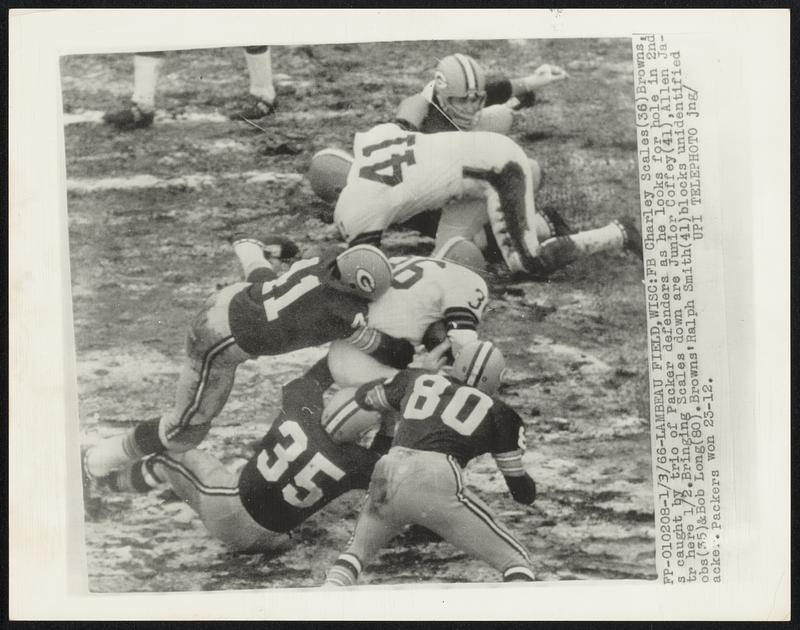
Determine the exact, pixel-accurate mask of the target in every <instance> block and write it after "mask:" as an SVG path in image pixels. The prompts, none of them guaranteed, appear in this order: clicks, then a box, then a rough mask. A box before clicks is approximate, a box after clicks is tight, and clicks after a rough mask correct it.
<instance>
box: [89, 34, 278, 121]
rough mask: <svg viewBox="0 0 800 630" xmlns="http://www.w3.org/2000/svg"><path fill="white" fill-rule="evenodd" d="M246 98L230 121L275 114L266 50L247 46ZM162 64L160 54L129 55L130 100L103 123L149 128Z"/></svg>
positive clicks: (269, 60)
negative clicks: (248, 92) (247, 79)
mask: <svg viewBox="0 0 800 630" xmlns="http://www.w3.org/2000/svg"><path fill="white" fill-rule="evenodd" d="M244 57H245V60H246V62H247V72H248V75H249V77H250V94H249V97H248V98H247V99H246V101H245V102H241V103H238V104H237V106H236V108H235V110H234V111H232V112H231V113H230V116H231V118H233V119H241V118H245V119H247V120H258V119H259V118H263V117H265V116H268V115H269V114H271V113H272V112H273V111H274V110H275V102H276V101H275V87H274V86H273V84H272V58H271V53H270V49H269V46H247V47H245V49H244ZM163 64H164V53H163V52H147V53H136V54H134V55H133V96H132V97H131V102H130V105H128V106H127V107H124V108H122V109H120V110H117V111H114V112H108V113H106V114H105V116H103V120H104V121H105V122H106V123H108V124H109V125H113V126H115V127H117V128H118V129H141V128H144V127H149V126H150V125H152V124H153V119H154V117H155V99H156V84H157V83H158V77H159V74H160V73H161V67H162V65H163Z"/></svg>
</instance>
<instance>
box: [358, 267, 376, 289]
mask: <svg viewBox="0 0 800 630" xmlns="http://www.w3.org/2000/svg"><path fill="white" fill-rule="evenodd" d="M356 285H357V286H358V288H359V289H361V290H362V291H363V292H364V293H374V292H375V278H374V277H373V275H372V274H371V273H370V272H369V271H367V270H366V269H356Z"/></svg>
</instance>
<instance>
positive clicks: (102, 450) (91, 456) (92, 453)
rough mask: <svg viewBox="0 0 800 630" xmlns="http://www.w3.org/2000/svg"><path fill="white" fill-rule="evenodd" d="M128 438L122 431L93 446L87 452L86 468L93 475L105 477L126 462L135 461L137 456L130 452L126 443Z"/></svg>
mask: <svg viewBox="0 0 800 630" xmlns="http://www.w3.org/2000/svg"><path fill="white" fill-rule="evenodd" d="M127 440H128V434H127V433H121V434H120V435H115V436H113V437H110V438H106V439H105V440H103V441H102V442H100V443H99V444H98V445H97V446H93V447H91V448H90V449H89V451H88V452H87V453H86V468H87V470H88V471H89V474H90V475H92V476H93V477H105V476H106V475H108V474H110V473H112V472H114V471H115V470H117V469H118V468H121V467H122V466H124V465H125V464H127V463H129V462H131V461H134V460H135V459H136V457H132V456H131V455H129V454H128V451H127V450H126V448H125V443H126V441H127Z"/></svg>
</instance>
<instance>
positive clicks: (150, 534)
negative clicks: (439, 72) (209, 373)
mask: <svg viewBox="0 0 800 630" xmlns="http://www.w3.org/2000/svg"><path fill="white" fill-rule="evenodd" d="M455 50H463V51H465V52H469V53H470V54H472V55H474V56H475V57H476V58H478V59H479V60H480V62H481V63H482V64H484V66H485V67H487V68H488V69H490V70H496V71H506V72H508V73H509V74H511V75H515V76H521V75H524V74H527V73H529V72H531V71H533V70H534V69H535V68H536V67H537V66H538V65H539V64H540V63H545V62H547V63H554V64H559V65H561V66H563V67H565V68H566V69H567V70H568V72H569V73H570V75H571V78H570V80H569V81H567V82H565V83H561V84H556V85H553V86H549V87H547V88H545V89H543V90H542V91H541V93H540V99H539V103H538V104H537V106H536V107H535V108H533V109H531V110H526V111H524V112H523V113H522V114H521V115H520V116H519V118H518V120H517V121H516V123H515V127H514V130H513V132H512V134H511V135H512V137H514V139H515V140H516V141H517V142H519V143H520V145H521V146H522V147H523V148H524V149H525V150H526V151H527V152H528V154H529V155H532V156H535V157H536V158H537V159H538V160H539V161H540V163H541V164H542V166H543V168H544V171H545V175H546V181H545V185H544V188H543V189H542V190H541V191H540V193H539V194H538V195H537V204H538V205H539V206H540V207H552V208H555V209H557V210H558V211H559V212H560V213H561V214H562V215H563V216H564V217H565V218H566V219H567V220H568V221H569V222H570V223H571V224H572V225H573V226H574V227H576V228H589V227H594V226H599V225H603V224H605V223H607V222H608V221H609V220H611V219H613V218H615V217H618V216H624V215H627V216H637V214H638V189H637V169H636V142H635V134H634V128H633V98H632V87H633V83H632V64H631V55H630V45H629V42H628V41H627V40H587V41H576V40H560V41H556V40H554V41H545V42H530V43H529V44H528V45H527V46H523V47H520V46H512V45H510V44H509V43H508V42H506V41H505V40H500V41H496V42H462V43H461V44H459V45H457V46H456V45H453V44H448V43H446V42H422V43H404V44H378V45H374V44H373V45H364V46H362V45H346V46H342V45H337V46H320V47H297V48H274V49H273V70H274V72H275V73H276V74H277V75H288V77H281V76H278V78H277V82H278V83H279V94H280V109H279V111H278V113H277V114H276V115H275V116H274V117H271V118H268V119H266V120H263V121H259V123H258V124H259V125H260V126H261V127H263V130H259V129H256V128H254V127H253V126H250V125H248V124H247V123H245V122H242V121H222V120H219V121H216V122H213V121H211V122H210V121H208V120H201V121H196V120H195V118H193V115H204V114H215V113H219V112H225V111H228V110H229V109H230V108H232V107H233V105H234V101H235V100H236V99H237V98H238V97H239V96H240V95H242V94H244V93H245V92H246V89H247V74H246V69H245V63H244V58H243V55H242V52H241V49H238V48H235V49H218V50H197V51H186V52H176V53H169V54H168V57H167V61H166V64H165V66H164V69H163V72H162V76H161V80H160V83H159V90H158V96H157V99H158V100H157V107H158V108H159V109H160V110H163V113H161V114H160V116H159V121H158V123H157V124H156V125H155V126H154V127H152V128H150V129H146V130H140V131H135V132H117V131H115V130H113V129H111V128H109V127H106V126H104V125H102V124H97V123H83V124H70V125H67V126H66V127H65V142H66V158H67V159H66V166H67V178H68V182H70V185H71V187H72V190H71V192H70V193H69V195H68V205H69V240H70V243H69V244H70V257H71V266H72V268H71V272H72V291H73V293H72V298H73V307H74V326H75V339H76V348H77V375H78V385H79V396H80V418H79V419H76V422H79V425H80V431H81V436H82V440H83V441H84V442H92V441H95V440H97V439H98V438H99V437H101V436H106V435H111V434H114V433H117V432H120V431H123V430H125V429H126V428H127V427H129V426H130V425H131V423H132V422H135V421H140V420H145V419H149V418H157V417H158V416H160V415H161V414H162V413H164V412H165V411H167V410H168V409H169V408H170V406H171V403H172V396H173V390H174V384H175V381H176V378H177V374H178V371H179V369H180V364H181V361H182V354H183V346H184V335H185V329H186V324H187V322H188V321H189V319H190V317H191V316H192V315H193V313H194V312H195V311H196V309H197V308H198V307H199V305H200V303H201V300H202V299H203V298H204V297H205V296H206V295H207V294H208V293H209V292H211V291H213V290H214V289H215V288H216V287H218V286H221V285H225V284H228V283H231V282H234V281H237V280H238V279H239V269H238V266H237V262H236V260H235V258H234V256H233V254H232V251H231V249H230V247H229V246H228V245H227V242H226V237H227V236H228V234H229V233H230V232H231V231H234V230H241V229H244V230H249V231H252V232H253V233H254V234H256V235H257V234H258V233H259V232H262V231H264V230H269V231H280V232H282V233H285V234H288V235H290V236H292V237H293V238H295V239H297V241H298V242H299V243H300V244H301V248H302V250H303V252H304V253H305V254H313V253H314V252H315V251H317V249H318V248H320V247H322V246H324V245H325V244H329V243H332V242H335V241H336V233H335V230H333V229H332V226H330V224H329V222H330V219H331V208H330V207H328V206H327V205H325V204H324V203H322V202H321V201H319V200H318V199H316V197H315V196H314V194H313V193H312V191H311V189H310V188H309V186H308V184H307V183H306V182H305V181H304V180H302V179H296V178H295V180H292V179H291V178H289V179H288V180H287V179H282V180H281V179H280V178H279V181H272V182H270V181H261V182H258V181H249V176H242V175H241V174H242V173H252V172H257V173H265V172H272V173H282V174H301V175H302V174H303V173H304V172H305V171H306V169H307V165H308V162H309V159H310V157H311V155H313V153H314V152H315V151H317V150H319V149H321V148H324V147H327V146H338V147H341V148H348V147H349V144H350V142H351V140H352V135H353V133H354V132H355V131H357V130H363V129H365V128H368V127H369V126H371V125H373V124H375V123H378V122H381V121H385V120H387V119H390V118H391V113H392V112H393V109H394V107H396V105H397V104H398V103H399V101H400V100H401V99H402V98H403V97H404V96H406V95H408V94H411V93H412V92H414V91H416V90H418V89H420V88H421V86H422V85H423V84H424V83H425V81H427V80H428V77H429V76H430V74H431V68H432V65H433V64H434V63H435V61H434V60H435V59H437V58H441V57H443V56H444V55H446V54H448V53H450V52H453V51H455ZM61 69H62V78H63V88H64V92H63V104H64V110H65V112H67V113H70V114H74V115H80V114H81V113H84V112H86V111H89V110H100V111H103V110H107V109H111V108H116V107H118V106H120V105H121V104H123V103H124V102H125V101H126V100H127V98H129V96H130V91H131V82H132V60H131V56H130V55H96V56H76V57H68V58H64V59H63V61H62V65H61ZM193 120H194V122H193ZM142 175H151V176H155V177H157V178H159V179H162V180H170V183H169V185H164V186H161V187H158V186H155V187H154V186H147V185H143V186H142V187H139V188H133V189H128V190H124V189H118V188H117V189H114V188H112V189H106V190H89V189H87V186H86V182H89V183H91V182H96V181H97V180H102V179H106V178H125V180H126V181H128V180H130V179H132V178H135V177H137V176H142ZM80 182H83V183H81V184H80V185H78V184H77V183H80ZM429 248H430V242H429V241H425V240H424V239H420V238H418V237H417V236H416V235H415V234H414V233H410V232H405V233H397V234H396V235H394V236H393V237H392V238H389V239H388V240H387V250H388V253H389V254H393V253H398V252H409V251H412V252H416V253H423V254H424V253H427V252H428V251H429ZM641 276H642V269H641V266H640V263H639V261H638V260H636V259H635V258H633V257H632V256H631V255H629V254H622V253H620V254H602V255H598V256H595V257H593V258H591V259H587V260H584V261H581V262H579V263H577V264H574V265H572V266H571V267H569V268H568V269H565V270H563V271H561V272H559V273H557V274H555V275H554V276H553V277H552V278H551V279H550V280H549V281H548V282H510V281H508V280H504V279H498V280H497V281H495V282H493V283H492V287H491V288H492V291H493V301H492V303H491V304H490V307H489V310H488V312H487V316H486V321H485V323H484V325H483V329H482V330H483V334H484V335H485V336H486V337H488V338H490V339H493V340H494V341H496V342H497V343H498V344H499V345H500V346H501V348H502V350H503V351H504V353H505V354H506V357H507V358H508V362H509V366H510V370H509V374H508V383H507V384H506V385H505V386H504V387H503V390H502V397H503V398H504V399H505V400H506V401H507V402H509V403H510V404H511V405H513V406H514V407H515V408H516V409H517V410H518V411H519V412H520V414H521V415H522V416H523V418H524V419H525V422H526V424H527V426H528V453H527V455H526V465H527V466H528V468H529V469H530V471H531V472H532V473H533V475H534V476H535V478H536V480H537V483H538V486H539V492H540V496H539V499H538V501H537V502H536V505H535V507H533V508H530V509H527V508H522V507H520V506H518V505H516V504H515V503H514V502H513V501H512V500H511V498H510V496H509V495H508V493H507V491H506V489H505V486H504V484H503V480H502V477H501V475H500V474H499V473H498V472H497V471H496V470H495V468H494V464H493V462H492V460H491V458H490V457H488V456H485V457H483V458H480V459H478V460H476V461H474V462H473V463H472V464H471V465H470V467H469V469H468V472H467V479H468V480H469V482H470V483H471V485H472V486H473V487H474V488H475V489H476V491H477V492H479V494H480V495H481V496H482V498H484V499H485V500H486V502H487V503H488V504H489V505H490V506H491V508H492V509H493V510H494V511H495V512H496V514H497V515H498V516H499V518H500V519H501V520H502V521H503V522H504V523H505V524H506V525H507V526H508V528H509V529H511V531H512V532H513V533H514V534H515V535H516V536H517V537H518V538H519V539H520V540H521V541H522V542H523V543H524V544H525V545H526V546H527V547H528V549H529V550H530V551H531V555H532V557H533V559H534V563H535V567H536V571H537V575H538V577H539V578H541V579H545V580H560V579H613V578H629V579H631V578H632V579H652V578H654V575H655V563H654V541H653V536H654V529H653V513H652V499H651V497H652V488H651V470H650V442H649V428H648V425H649V422H648V417H649V411H648V410H649V404H648V391H647V363H646V355H645V319H644V294H643V289H642V284H641ZM322 352H323V350H322V349H311V350H307V351H302V352H299V353H294V354H292V355H287V356H284V357H274V358H264V359H261V360H259V361H257V362H253V363H250V364H246V365H244V366H243V367H242V368H240V370H239V372H238V376H237V383H236V386H235V389H234V391H233V393H232V395H231V398H230V400H229V402H228V404H227V406H226V408H225V409H224V411H223V412H222V414H221V415H220V417H219V418H218V419H217V421H216V423H215V426H214V428H213V429H212V431H211V434H210V436H209V437H208V439H207V440H206V442H205V444H204V447H205V448H207V449H209V450H210V451H211V452H213V453H214V454H216V455H218V456H220V457H221V458H222V459H223V460H224V461H226V462H228V461H231V460H233V459H234V458H236V457H239V456H240V455H241V454H242V453H243V452H244V450H245V447H246V445H247V443H248V442H250V441H252V440H254V439H256V438H258V437H260V436H261V435H262V434H263V433H264V432H265V431H266V429H267V428H268V425H269V422H270V421H271V418H272V416H273V412H274V410H275V409H276V407H277V403H278V392H279V388H280V386H281V384H283V383H285V382H286V381H288V380H289V379H291V378H293V377H295V376H297V375H299V374H301V373H302V371H303V369H304V367H305V366H307V365H309V364H310V363H311V362H313V361H314V360H315V359H316V358H317V357H319V356H321V354H322ZM75 455H76V457H77V453H76V454H75ZM359 499H360V496H359V495H358V493H351V494H350V495H347V496H345V497H344V498H342V499H340V500H338V501H336V502H334V503H333V504H332V505H331V506H329V507H328V508H327V509H326V510H324V511H323V512H321V513H319V514H318V515H316V516H315V517H314V518H312V519H311V520H309V521H308V522H307V523H305V524H304V525H302V526H301V527H300V528H298V530H297V531H296V532H295V533H294V539H295V541H296V542H297V544H296V546H295V547H294V549H293V550H292V551H290V552H288V553H286V554H284V555H282V556H281V557H277V558H268V557H265V556H261V555H258V556H237V555H233V554H230V553H228V552H227V551H226V550H225V548H224V547H223V545H222V544H220V543H218V542H216V541H215V540H214V539H212V538H211V537H210V536H209V535H208V534H207V533H206V531H205V529H204V528H203V526H202V524H201V523H200V521H199V519H197V518H196V517H195V516H194V514H193V513H192V512H191V510H189V509H188V508H187V507H186V506H184V505H183V504H181V503H180V502H176V501H175V500H174V499H172V498H171V497H169V496H168V495H164V494H163V493H162V494H158V493H153V494H151V495H147V496H132V495H116V496H112V495H104V496H103V497H102V502H101V506H100V507H101V509H100V510H99V512H98V513H97V514H96V515H95V516H94V517H93V518H92V519H90V520H88V521H87V522H86V543H87V553H88V561H89V574H90V588H91V589H92V590H96V591H171V590H208V589H237V588H248V589H252V588H259V587H267V586H312V585H316V584H319V583H320V582H321V580H322V579H323V576H324V571H325V569H326V568H327V567H328V566H329V565H330V563H331V562H332V561H333V559H334V558H335V557H336V555H337V554H338V552H339V551H340V550H341V549H342V548H343V547H344V545H345V542H346V540H347V538H348V536H349V534H350V531H351V528H352V525H353V522H354V518H355V516H356V514H357V509H358V505H359ZM497 579H498V576H497V575H496V573H495V572H494V570H492V569H491V568H490V567H487V566H486V565H484V564H483V563H481V562H479V561H477V560H473V559H471V558H470V557H468V556H467V555H465V554H464V553H462V552H461V551H459V550H457V549H454V548H453V547H451V546H450V545H448V544H446V543H431V542H425V541H420V540H417V539H414V538H413V537H412V536H410V535H409V534H404V535H403V536H401V537H400V538H398V539H396V540H395V541H393V542H392V543H391V544H390V545H389V546H388V547H387V548H386V549H385V550H384V551H383V552H382V554H381V555H380V556H379V558H378V559H377V561H376V562H375V563H374V564H372V565H371V566H370V567H369V568H368V570H367V571H366V573H365V575H364V578H363V582H364V583H371V584H379V583H404V582H462V581H463V582H476V581H496V580H497Z"/></svg>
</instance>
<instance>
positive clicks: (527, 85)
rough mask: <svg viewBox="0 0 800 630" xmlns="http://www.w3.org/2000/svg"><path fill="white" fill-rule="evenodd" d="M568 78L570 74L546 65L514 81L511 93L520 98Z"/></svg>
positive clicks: (556, 67)
mask: <svg viewBox="0 0 800 630" xmlns="http://www.w3.org/2000/svg"><path fill="white" fill-rule="evenodd" d="M568 78H569V74H567V72H566V71H565V70H564V69H563V68H561V67H559V66H554V65H551V64H548V63H545V64H542V65H541V66H539V67H538V68H536V70H535V71H534V72H533V74H529V75H528V76H526V77H520V78H519V79H512V80H511V91H512V93H513V96H520V95H523V94H527V93H529V92H533V91H534V90H538V89H541V88H543V87H544V86H545V85H550V84H551V83H555V82H556V81H563V80H564V79H568Z"/></svg>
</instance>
